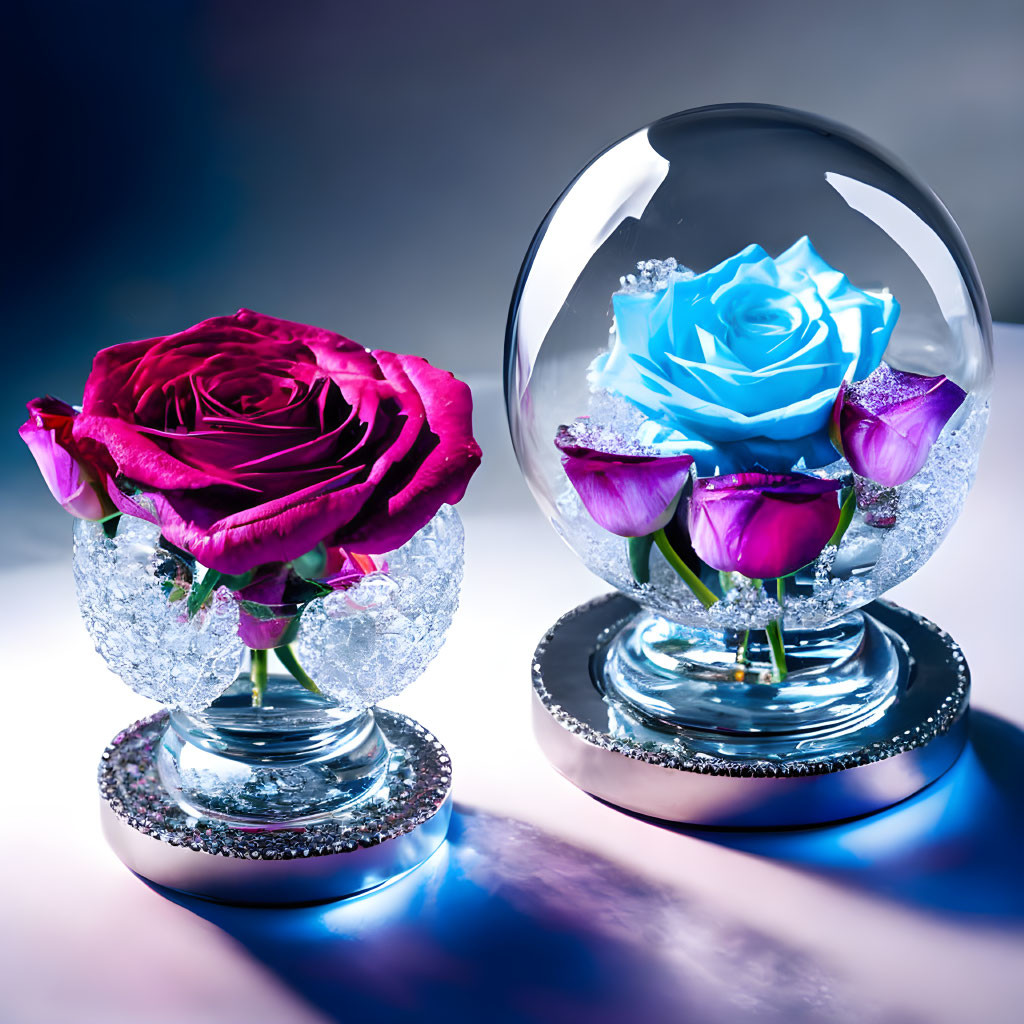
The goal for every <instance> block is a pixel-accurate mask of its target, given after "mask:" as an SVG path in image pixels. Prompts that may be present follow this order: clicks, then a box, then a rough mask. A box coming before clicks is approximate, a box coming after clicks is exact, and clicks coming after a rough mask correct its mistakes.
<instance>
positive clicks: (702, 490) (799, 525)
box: [689, 473, 842, 579]
mask: <svg viewBox="0 0 1024 1024" xmlns="http://www.w3.org/2000/svg"><path fill="white" fill-rule="evenodd" d="M841 486H842V485H841V484H840V482H839V481H838V480H822V479H820V478H819V477H813V476H805V475H804V474H801V473H784V474H768V473H737V474H734V475H732V476H716V477H709V478H707V479H701V480H698V481H697V485H696V487H695V488H694V491H693V495H692V497H691V498H690V509H689V527H690V539H691V541H692V543H693V547H694V550H695V551H696V552H697V554H698V555H700V557H701V559H702V560H703V561H704V562H706V563H707V564H708V565H709V566H711V568H712V569H717V570H718V571H719V572H739V573H742V574H743V575H744V576H747V577H749V578H751V579H771V578H774V577H779V576H788V575H789V574H790V573H794V572H796V571H797V570H798V569H801V568H803V567H804V566H805V565H807V564H809V563H810V562H813V561H814V559H815V558H817V557H818V555H819V554H820V553H821V550H822V548H824V547H825V545H826V544H827V543H828V541H829V539H830V538H831V536H832V534H833V533H834V532H835V529H836V526H837V525H838V523H839V501H838V497H837V492H838V491H839V490H840V488H841Z"/></svg>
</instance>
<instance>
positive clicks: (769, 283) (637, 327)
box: [591, 236, 899, 476]
mask: <svg viewBox="0 0 1024 1024" xmlns="http://www.w3.org/2000/svg"><path fill="white" fill-rule="evenodd" d="M612 308H613V310H614V313H615V327H616V336H615V340H614V341H613V343H612V346H611V349H610V351H609V352H608V353H607V354H606V355H602V356H600V357H599V358H598V359H597V360H596V361H595V363H594V366H593V370H592V374H591V381H592V382H593V383H594V384H595V385H596V386H598V387H602V388H606V389H607V390H609V391H611V392H613V393H614V394H617V395H619V396H621V397H622V398H624V399H626V400H627V401H629V402H631V403H632V404H633V405H635V406H637V407H638V408H639V409H641V410H642V411H643V412H644V414H645V415H646V416H648V417H649V421H648V422H647V423H646V424H645V425H644V427H643V428H642V430H641V437H640V440H641V441H642V442H644V443H647V444H655V445H658V446H660V447H662V448H663V449H665V450H666V452H669V451H671V452H674V453H683V452H686V453H689V454H691V455H693V456H694V457H695V458H696V460H697V469H698V472H699V473H700V474H701V475H702V476H707V475H711V474H715V473H734V472H739V471H743V470H751V469H754V468H757V467H760V468H761V469H764V470H766V471H770V472H779V471H784V470H789V469H793V468H801V467H803V468H813V467H815V466H822V465H825V464H827V463H829V462H832V461H834V460H835V459H836V457H837V456H836V452H835V449H834V448H833V447H832V445H831V443H830V442H829V439H828V420H829V413H830V411H831V409H832V404H833V402H834V401H835V398H836V395H837V394H838V392H839V388H840V385H841V384H842V383H843V382H844V381H846V382H848V383H849V382H852V381H856V380H861V379H863V378H864V377H866V376H867V375H868V374H869V373H871V371H872V370H874V369H875V367H877V366H878V364H879V363H880V362H881V359H882V353H883V352H884V351H885V347H886V345H887V344H888V343H889V336H890V335H891V334H892V329H893V326H894V325H895V323H896V318H897V317H898V316H899V304H898V303H897V302H896V300H895V299H894V298H893V297H892V296H891V295H889V294H888V293H887V292H886V293H881V294H877V295H871V294H868V293H867V292H864V291H861V289H859V288H855V287H854V286H853V285H852V284H850V282H849V281H848V280H847V279H846V277H845V276H844V275H843V274H841V273H840V272H839V271H838V270H835V269H833V268H832V267H830V266H829V265H828V264H827V263H826V262H825V261H824V260H823V259H822V258H821V257H820V256H819V255H818V254H817V252H815V250H814V247H813V246H812V245H811V243H810V240H809V239H808V238H807V237H806V236H804V237H803V238H801V239H800V240H799V241H798V242H796V243H795V244H794V245H792V246H790V248H789V249H787V250H786V251H785V252H784V253H782V255H781V256H778V257H776V258H775V259H772V258H771V257H770V256H769V255H768V254H767V253H766V252H765V251H764V250H763V249H762V248H761V247H760V246H759V245H748V246H747V247H746V248H745V249H744V250H743V251H742V252H740V253H737V254H736V255H735V256H731V257H730V258H729V259H727V260H725V261H724V262H722V263H720V264H719V265H718V266H717V267H713V268H712V269H711V270H708V271H706V272H705V273H703V274H697V275H693V274H689V273H671V274H669V275H668V276H667V284H665V285H664V286H658V287H655V288H653V289H648V290H641V289H638V288H628V289H625V290H623V291H621V292H617V293H616V294H615V295H614V296H613V297H612Z"/></svg>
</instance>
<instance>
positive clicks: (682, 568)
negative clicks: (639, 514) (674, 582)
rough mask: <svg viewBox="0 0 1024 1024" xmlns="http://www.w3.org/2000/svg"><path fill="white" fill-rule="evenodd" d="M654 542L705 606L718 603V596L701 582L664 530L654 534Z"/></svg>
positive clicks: (708, 606)
mask: <svg viewBox="0 0 1024 1024" xmlns="http://www.w3.org/2000/svg"><path fill="white" fill-rule="evenodd" d="M654 543H655V544H657V545H658V550H659V551H660V552H661V553H662V554H663V555H664V556H665V561H666V562H668V564H669V565H671V566H672V568H673V569H675V571H676V572H677V573H679V575H680V576H681V577H682V580H683V582H684V583H685V584H686V585H687V586H688V587H689V588H690V590H692V591H693V594H694V596H695V597H696V598H697V600H698V601H700V603H701V604H702V605H704V607H705V608H710V607H711V606H712V605H713V604H717V603H718V598H717V597H715V595H714V594H712V593H711V591H710V590H708V588H707V587H706V586H704V584H703V583H701V581H700V580H699V579H698V578H697V576H696V574H695V573H694V572H693V570H692V569H691V568H690V567H689V566H688V565H687V564H686V563H685V562H684V561H683V560H682V559H681V558H680V557H679V556H678V555H677V554H676V553H675V551H674V550H673V548H672V545H671V544H669V542H668V537H666V536H665V531H664V530H658V531H657V532H656V533H655V534H654Z"/></svg>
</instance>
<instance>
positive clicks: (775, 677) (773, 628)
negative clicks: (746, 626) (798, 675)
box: [765, 577, 788, 683]
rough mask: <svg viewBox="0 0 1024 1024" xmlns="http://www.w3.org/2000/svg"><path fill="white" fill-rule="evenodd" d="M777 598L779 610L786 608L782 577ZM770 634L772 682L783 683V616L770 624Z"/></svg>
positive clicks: (767, 631) (784, 657)
mask: <svg viewBox="0 0 1024 1024" xmlns="http://www.w3.org/2000/svg"><path fill="white" fill-rule="evenodd" d="M775 596H776V598H777V599H778V602H779V608H780V609H782V608H785V606H786V582H785V580H784V579H782V577H780V578H779V579H777V580H776V581H775ZM765 632H766V633H767V634H768V646H769V647H770V648H771V652H772V670H773V671H772V681H773V682H776V683H781V682H782V681H783V680H784V679H785V678H786V676H787V674H788V673H787V671H786V647H785V643H784V641H783V638H782V615H781V613H780V615H779V617H778V618H777V619H775V620H774V621H773V622H769V623H768V626H767V628H766V630H765Z"/></svg>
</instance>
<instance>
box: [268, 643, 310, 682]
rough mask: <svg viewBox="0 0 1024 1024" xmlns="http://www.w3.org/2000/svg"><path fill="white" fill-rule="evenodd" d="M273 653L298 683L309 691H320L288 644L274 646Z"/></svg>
mask: <svg viewBox="0 0 1024 1024" xmlns="http://www.w3.org/2000/svg"><path fill="white" fill-rule="evenodd" d="M274 653H275V654H276V655H277V660H278V661H279V662H281V664H282V665H284V667H285V668H286V669H288V671H289V672H290V673H291V674H292V676H294V678H295V680H296V681H297V682H298V683H299V684H300V685H302V686H304V687H305V688H306V689H307V690H309V692H310V693H320V692H321V690H320V687H319V686H317V685H316V683H314V682H313V680H312V678H311V677H310V676H309V674H308V673H307V672H306V670H305V669H304V668H303V667H302V666H301V665H300V664H299V660H298V658H296V657H295V652H294V651H293V650H292V648H291V645H290V644H283V645H282V646H281V647H275V648H274Z"/></svg>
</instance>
